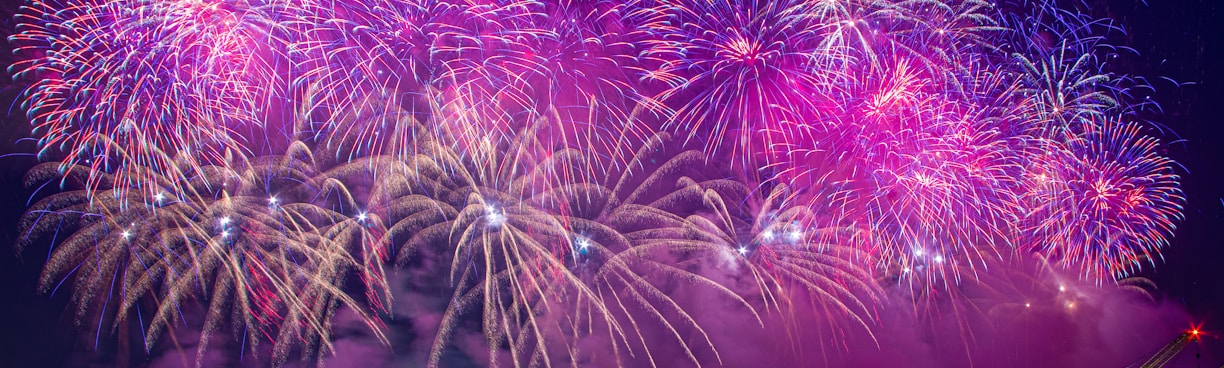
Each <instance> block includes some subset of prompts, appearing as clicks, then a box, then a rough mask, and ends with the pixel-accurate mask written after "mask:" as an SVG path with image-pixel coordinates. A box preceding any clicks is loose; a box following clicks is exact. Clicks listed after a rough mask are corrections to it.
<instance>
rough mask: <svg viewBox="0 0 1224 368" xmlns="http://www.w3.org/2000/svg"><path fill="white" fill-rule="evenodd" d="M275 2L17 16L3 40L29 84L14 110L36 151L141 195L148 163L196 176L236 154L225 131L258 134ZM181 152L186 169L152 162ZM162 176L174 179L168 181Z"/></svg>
mask: <svg viewBox="0 0 1224 368" xmlns="http://www.w3.org/2000/svg"><path fill="white" fill-rule="evenodd" d="M287 11H288V9H287V5H285V4H278V3H265V2H253V3H241V4H239V3H229V4H210V3H206V2H201V1H171V2H158V1H119V2H114V1H63V2H60V1H52V2H35V3H33V5H31V6H27V7H24V8H23V11H22V13H21V14H20V15H19V18H20V19H21V20H22V21H23V22H22V24H21V25H20V26H19V28H20V29H19V31H20V32H19V33H17V34H16V35H14V36H13V37H12V41H13V42H14V43H15V44H17V45H19V48H18V49H17V52H18V53H20V54H23V55H28V57H29V59H27V60H24V61H21V62H18V63H16V64H15V65H14V66H13V69H14V70H15V75H17V77H18V78H29V79H32V80H34V82H33V84H32V85H31V86H30V88H29V89H27V90H26V95H25V102H24V107H25V109H26V112H27V114H28V116H29V118H30V120H31V122H32V123H33V125H34V131H35V134H36V135H37V136H38V137H39V149H40V155H42V156H44V157H48V158H60V159H61V160H60V162H61V165H63V166H64V168H65V169H66V168H67V167H68V166H72V165H78V164H80V165H85V166H88V167H90V170H91V173H93V175H91V178H90V179H89V180H88V185H89V186H98V185H100V184H99V181H100V180H102V179H101V176H102V173H103V172H107V173H111V174H113V175H114V176H116V180H119V181H125V182H127V183H126V184H124V185H122V186H121V187H122V188H125V189H126V188H129V187H135V188H133V189H142V190H141V192H143V193H142V194H144V195H152V194H153V193H151V191H152V190H155V188H152V187H150V188H143V187H141V186H140V184H144V183H149V182H151V181H152V178H140V177H130V176H131V175H134V174H136V173H138V172H141V171H142V170H141V169H139V167H149V168H154V169H156V170H160V171H163V172H171V171H174V170H186V171H184V172H183V173H182V174H179V175H196V174H198V173H195V172H193V171H196V170H198V169H200V167H201V166H203V165H208V164H218V163H222V162H223V159H224V156H225V155H226V154H227V152H245V151H248V150H249V149H248V147H247V146H246V145H244V144H243V143H242V141H244V140H247V139H246V138H245V137H242V136H238V135H237V134H235V132H238V131H240V130H239V129H242V128H246V127H252V126H258V125H260V124H261V121H262V120H261V116H262V115H263V113H264V109H266V108H267V107H268V101H269V99H270V98H271V96H270V91H271V90H273V89H275V88H276V87H275V78H274V77H273V74H272V70H273V69H274V68H275V66H274V63H273V61H272V60H273V59H271V58H270V57H269V55H268V54H270V53H272V52H273V51H275V50H277V48H278V43H279V42H280V39H279V38H278V34H279V33H280V32H279V31H278V26H277V22H278V21H279V20H278V17H280V16H282V15H283V13H286V12H287ZM159 151H165V152H168V155H169V156H173V155H177V154H178V153H179V152H183V153H186V154H185V155H183V157H185V158H187V159H188V161H189V162H188V163H189V165H177V164H175V163H172V162H167V161H164V160H163V158H164V157H167V156H168V155H167V154H161V153H160V152H159ZM170 176H175V175H174V174H171V175H170Z"/></svg>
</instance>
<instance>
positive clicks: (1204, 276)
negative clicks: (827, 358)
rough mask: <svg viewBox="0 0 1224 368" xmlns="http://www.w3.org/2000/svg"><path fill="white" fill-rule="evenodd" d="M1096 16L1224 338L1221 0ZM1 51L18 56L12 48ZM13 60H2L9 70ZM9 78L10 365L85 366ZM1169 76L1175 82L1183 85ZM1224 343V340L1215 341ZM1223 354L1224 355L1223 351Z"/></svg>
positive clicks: (1128, 5) (1191, 272)
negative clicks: (39, 213)
mask: <svg viewBox="0 0 1224 368" xmlns="http://www.w3.org/2000/svg"><path fill="white" fill-rule="evenodd" d="M2 1H3V4H4V5H3V7H2V8H0V19H2V20H0V29H3V32H4V33H5V34H6V35H7V34H8V33H9V32H11V29H12V24H13V20H12V16H11V15H12V11H13V9H14V8H15V5H14V4H13V0H2ZM1088 2H1089V4H1090V6H1089V8H1090V9H1091V11H1092V12H1093V15H1095V16H1101V17H1110V18H1113V19H1115V20H1117V22H1118V23H1119V24H1120V25H1121V26H1123V27H1125V29H1126V30H1127V32H1128V33H1127V34H1126V35H1125V36H1121V37H1119V38H1118V39H1117V40H1115V41H1114V43H1115V44H1122V45H1126V46H1130V47H1132V48H1134V49H1136V50H1137V51H1139V53H1140V55H1139V56H1138V57H1132V58H1129V59H1128V60H1124V61H1123V63H1122V64H1121V65H1118V66H1116V68H1117V69H1114V70H1115V71H1117V72H1121V73H1128V74H1134V75H1138V76H1143V77H1147V78H1148V80H1149V81H1150V82H1151V83H1152V84H1153V85H1155V86H1156V87H1157V92H1156V93H1155V94H1154V95H1153V98H1154V99H1155V100H1156V101H1157V102H1158V103H1159V104H1160V106H1161V107H1162V108H1163V114H1162V115H1154V116H1152V119H1153V120H1155V121H1158V122H1160V123H1161V124H1163V125H1164V126H1166V127H1167V128H1168V130H1169V133H1168V134H1167V135H1166V136H1165V137H1163V138H1165V139H1166V141H1176V142H1175V143H1173V144H1170V145H1169V146H1168V154H1169V155H1171V156H1172V157H1173V158H1174V159H1176V160H1177V161H1178V162H1180V163H1181V164H1182V165H1183V166H1184V171H1183V172H1182V175H1183V178H1182V185H1183V188H1184V190H1185V192H1186V196H1187V198H1188V203H1187V205H1186V208H1185V212H1184V213H1185V220H1184V221H1183V222H1182V223H1181V225H1180V226H1179V228H1178V230H1177V233H1176V236H1175V237H1174V238H1173V240H1172V247H1171V248H1170V249H1167V250H1166V251H1164V252H1163V253H1162V254H1163V255H1164V257H1165V262H1164V264H1162V265H1160V266H1159V267H1158V269H1157V270H1156V271H1155V272H1153V273H1151V275H1150V276H1151V277H1152V278H1153V279H1154V280H1155V281H1156V282H1157V284H1158V285H1159V287H1160V290H1161V293H1163V294H1164V298H1165V299H1166V300H1172V301H1177V302H1179V303H1181V304H1183V305H1184V307H1185V308H1186V309H1187V310H1188V311H1189V312H1190V313H1191V315H1192V316H1194V318H1196V319H1198V320H1199V321H1200V323H1203V324H1204V328H1205V329H1206V330H1208V331H1215V332H1217V333H1220V334H1224V263H1222V262H1224V246H1222V245H1224V244H1222V243H1224V163H1221V161H1220V160H1221V159H1224V54H1222V52H1224V42H1222V41H1221V37H1222V35H1224V18H1222V17H1221V7H1222V6H1224V5H1221V4H1220V2H1219V1H1218V0H1171V1H1170V0H1149V1H1148V3H1147V4H1144V3H1143V2H1141V1H1138V0H1112V1H1107V0H1095V1H1093V0H1089V1H1088ZM0 44H2V45H3V46H0V48H3V49H4V50H6V51H7V50H10V49H11V46H10V45H9V44H8V43H7V42H6V41H0ZM11 58H12V57H11V53H9V52H4V53H3V54H0V62H3V63H5V64H7V63H8V62H10V60H11ZM4 74H5V75H3V76H0V86H3V87H4V88H3V89H2V90H0V101H3V102H5V103H4V104H3V105H2V106H5V107H6V108H8V109H6V110H4V111H3V112H4V113H5V114H6V115H5V116H4V120H5V121H4V122H3V125H2V126H0V154H3V155H6V156H5V157H3V158H0V368H3V367H59V366H79V365H82V364H84V362H82V361H81V360H79V358H74V357H79V356H81V355H82V354H79V352H81V351H85V350H88V349H91V348H92V347H91V346H90V345H92V338H91V337H90V338H85V337H82V336H81V335H82V334H79V333H77V330H76V328H75V327H74V326H73V323H72V317H71V314H72V313H71V312H70V311H69V312H65V306H66V304H67V298H66V296H65V295H63V294H61V295H56V296H54V297H51V296H47V295H42V294H39V293H37V292H36V291H35V290H34V284H35V280H36V277H37V274H38V272H39V270H40V268H41V264H42V261H43V259H45V256H46V249H45V248H42V249H31V250H29V251H27V252H25V253H24V254H21V255H20V256H18V255H16V254H14V252H13V251H12V248H11V244H12V243H13V240H14V239H15V238H17V237H18V236H20V234H17V230H16V222H17V221H16V219H17V217H18V216H19V215H20V214H21V213H22V212H23V211H24V209H25V206H26V202H27V200H28V197H29V190H27V189H25V188H23V186H22V185H21V178H22V174H23V173H24V172H25V170H26V169H27V168H29V166H30V165H31V164H32V163H33V162H34V161H33V160H32V159H30V158H29V157H28V156H26V155H22V154H23V153H28V152H30V150H31V149H32V147H33V146H32V145H31V144H29V142H25V143H21V144H17V143H14V142H17V141H18V140H19V139H21V138H22V137H24V136H26V135H27V134H28V126H27V125H25V123H24V119H23V118H22V116H21V115H22V114H21V112H20V111H19V110H18V109H17V107H16V106H11V102H10V101H12V100H13V98H14V97H15V96H16V95H17V93H18V92H17V90H16V89H15V88H14V87H12V86H11V85H10V84H11V83H10V82H9V80H10V78H9V76H8V74H7V72H6V73H4ZM1160 77H1168V78H1171V79H1172V80H1175V81H1177V82H1181V85H1180V86H1178V85H1174V84H1173V83H1170V82H1168V81H1166V80H1164V79H1162V78H1160ZM1208 343H1211V344H1216V345H1219V344H1224V339H1217V340H1215V341H1209V342H1208ZM1214 349H1221V348H1220V347H1219V346H1216V347H1215V348H1214Z"/></svg>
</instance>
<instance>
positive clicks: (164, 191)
mask: <svg viewBox="0 0 1224 368" xmlns="http://www.w3.org/2000/svg"><path fill="white" fill-rule="evenodd" d="M296 147H300V148H299V149H298V150H297V153H291V155H295V156H286V157H271V158H265V160H266V162H262V163H249V164H244V163H238V164H235V165H231V166H232V167H223V166H204V167H202V168H200V173H201V175H205V176H207V177H209V179H208V180H205V179H203V178H202V177H168V176H164V175H163V174H161V173H160V171H159V170H157V169H154V168H147V167H137V168H135V169H138V170H140V172H138V173H137V174H138V175H141V177H143V178H147V179H148V180H156V184H157V185H158V188H159V189H158V191H157V192H156V194H154V195H152V196H151V197H150V198H144V197H133V196H130V195H128V191H124V190H119V188H116V187H117V186H120V185H124V183H122V182H117V181H116V180H115V179H114V178H113V177H111V176H108V175H103V176H101V177H100V178H98V177H95V175H98V174H95V173H93V172H91V169H90V168H89V167H85V166H74V167H72V168H71V169H70V170H69V171H68V172H67V173H66V174H60V171H59V165H60V164H58V163H47V164H43V165H41V166H39V167H36V168H35V169H33V170H31V171H30V173H29V174H28V175H27V183H29V184H31V185H33V184H37V183H40V182H43V181H46V180H52V179H54V180H61V181H63V182H65V183H72V184H73V185H82V186H81V188H83V189H79V190H72V191H66V192H61V193H56V194H53V195H51V196H49V197H47V198H46V199H43V200H41V201H39V202H38V203H36V204H35V205H34V206H33V207H32V208H31V210H30V211H29V212H27V214H26V215H25V216H24V217H23V218H22V222H21V224H22V227H23V228H24V229H26V230H25V233H27V234H29V237H27V238H26V239H24V240H23V242H22V243H21V244H18V246H19V248H23V247H25V246H28V244H30V243H31V242H35V241H38V240H39V239H40V238H42V237H46V236H49V235H55V236H57V237H58V236H64V239H63V240H60V241H57V242H56V245H55V247H54V248H53V251H52V253H51V255H50V258H49V259H48V262H47V267H46V269H45V270H44V273H43V275H42V277H41V279H40V287H41V288H42V289H43V290H47V289H49V288H51V287H52V286H53V285H58V284H60V283H63V282H64V281H67V279H69V278H71V279H72V280H73V289H72V291H73V297H72V299H73V301H74V302H75V303H76V305H77V307H78V308H77V311H76V318H77V323H78V324H82V323H84V318H86V316H87V315H100V316H101V317H97V318H98V320H99V322H101V321H103V320H106V318H107V317H105V316H114V321H115V322H114V327H112V328H118V326H120V325H121V323H126V322H127V321H128V318H131V317H132V315H133V314H140V312H139V311H135V310H133V308H135V307H138V306H139V305H148V304H147V302H148V301H152V302H153V306H154V310H155V312H154V313H153V314H152V318H151V319H150V320H149V323H148V326H142V327H143V328H146V329H147V335H146V336H147V337H146V341H145V348H146V350H148V349H151V348H152V346H153V344H155V343H156V342H157V340H158V339H159V338H160V337H161V336H162V335H163V334H164V333H165V332H166V331H170V330H173V329H174V328H175V326H174V324H175V319H176V318H179V317H182V313H183V312H182V310H183V309H184V308H188V309H190V308H193V307H194V306H195V305H196V304H195V303H196V302H198V303H202V305H200V306H199V307H202V308H204V309H205V314H206V319H205V320H204V322H203V323H204V325H203V331H204V335H203V337H202V340H201V343H200V350H201V353H202V351H203V349H205V348H207V346H208V341H209V336H210V335H211V334H212V333H214V332H215V331H216V330H217V329H219V328H222V327H225V326H227V325H228V326H229V327H231V328H232V329H233V330H234V334H235V336H242V338H243V339H244V340H248V339H249V340H250V341H251V342H252V343H253V344H257V343H258V342H260V341H267V340H271V341H273V342H274V343H275V346H273V359H275V361H278V362H283V361H284V359H285V358H286V357H287V355H288V354H289V352H290V351H292V350H291V349H292V348H294V346H295V341H300V342H301V345H302V346H304V347H305V350H303V358H307V357H309V358H310V359H318V358H319V357H321V356H323V355H324V354H326V353H327V352H328V351H329V349H330V344H331V342H330V336H331V331H330V325H331V317H332V316H333V314H334V313H335V310H336V308H337V307H339V306H342V305H343V306H347V307H357V308H361V307H360V306H358V304H357V303H358V302H357V301H356V300H355V299H354V298H352V297H350V296H349V295H348V294H347V293H345V292H344V291H342V290H341V286H342V281H343V280H344V278H345V276H346V275H347V274H349V273H356V274H359V275H361V276H362V278H363V280H365V281H366V282H368V283H369V284H368V285H369V287H370V289H371V291H372V292H374V293H376V294H372V295H371V296H370V297H368V298H369V299H371V301H369V303H371V304H372V305H375V306H377V305H378V301H377V298H378V297H379V296H378V294H379V293H380V294H381V295H385V294H386V291H385V287H386V285H385V276H384V275H383V274H382V272H381V267H382V260H381V259H380V258H379V255H378V254H379V253H378V251H377V249H373V246H374V245H375V244H376V242H375V241H373V240H375V239H377V235H376V234H374V233H372V231H374V230H376V229H375V228H374V227H371V226H368V224H369V223H371V221H373V219H363V218H350V217H348V216H346V214H344V213H339V212H336V211H334V210H332V208H333V207H334V206H332V205H327V204H321V203H319V204H316V203H310V202H299V201H298V200H300V199H311V198H315V196H324V197H328V196H331V197H336V198H334V199H332V200H333V201H339V200H342V199H343V198H344V197H346V192H347V189H345V188H344V186H343V184H340V183H339V182H338V181H335V180H333V178H328V177H326V176H323V175H320V174H322V173H319V172H317V171H316V168H314V167H312V165H311V164H310V163H309V162H311V159H310V158H309V157H308V154H309V151H305V148H304V146H302V145H296ZM303 154H304V155H303ZM164 160H165V161H166V162H182V160H176V159H170V158H164ZM61 177H62V178H61ZM88 180H98V183H97V184H96V186H93V187H88V186H83V184H84V183H85V182H88ZM287 183H296V184H290V185H286V184H287ZM332 185H336V186H332ZM84 188H89V189H84ZM97 189H101V190H103V191H98V192H93V190H97ZM61 233H62V234H61ZM371 258H372V259H371ZM371 261H372V262H371ZM108 285H119V286H120V288H119V289H118V290H115V289H114V288H113V287H112V288H110V289H109V290H107V289H105V288H106V287H107V286H108ZM380 289H382V290H383V291H381V292H379V291H378V290H380ZM100 301H105V303H99V302H100ZM383 304H385V302H384V303H383ZM99 306H101V308H102V310H98V309H95V308H98V307H99ZM357 311H358V313H359V315H360V316H361V317H362V318H363V319H364V321H365V322H366V323H367V324H368V325H369V326H370V327H371V328H372V329H373V331H375V332H376V333H378V334H379V336H381V331H382V329H381V327H380V322H379V321H377V320H376V319H374V318H372V317H371V314H370V312H362V309H357ZM144 317H146V316H141V318H142V319H143V318H144ZM98 328H99V329H100V328H101V326H100V325H99V326H98ZM383 339H384V341H385V338H383ZM315 353H317V354H318V355H311V354H315ZM201 356H202V355H201Z"/></svg>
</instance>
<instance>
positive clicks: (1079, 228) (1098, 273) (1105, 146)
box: [1027, 120, 1184, 279]
mask: <svg viewBox="0 0 1224 368" xmlns="http://www.w3.org/2000/svg"><path fill="white" fill-rule="evenodd" d="M1083 128H1084V129H1086V130H1087V131H1085V132H1084V133H1082V134H1081V135H1079V136H1078V137H1076V138H1074V139H1073V140H1071V141H1069V142H1066V143H1053V147H1051V148H1050V149H1049V151H1048V152H1047V156H1046V157H1047V159H1046V161H1045V164H1044V165H1036V166H1035V167H1034V168H1033V169H1032V172H1031V174H1030V175H1031V179H1030V182H1031V183H1032V184H1031V185H1032V189H1031V195H1032V197H1031V199H1032V201H1033V202H1031V204H1030V205H1031V206H1032V208H1033V210H1032V213H1031V215H1030V216H1029V217H1028V219H1027V221H1028V223H1029V225H1028V230H1029V231H1031V233H1032V234H1033V237H1032V238H1031V239H1032V240H1031V241H1032V243H1031V246H1032V247H1034V248H1036V249H1037V251H1038V252H1041V253H1043V254H1047V255H1048V256H1049V257H1050V258H1051V261H1052V262H1053V263H1055V264H1058V265H1061V266H1064V267H1068V268H1078V269H1079V270H1080V271H1081V276H1082V277H1086V278H1094V279H1100V278H1105V279H1108V278H1118V279H1120V278H1123V277H1126V276H1128V275H1130V274H1133V273H1134V272H1136V271H1138V270H1139V269H1141V267H1142V266H1143V265H1144V264H1148V265H1154V264H1155V262H1156V259H1157V258H1159V250H1160V248H1162V247H1164V246H1165V245H1167V242H1168V240H1167V237H1168V236H1169V235H1170V234H1172V232H1173V229H1174V223H1175V222H1176V221H1177V220H1178V219H1179V218H1180V217H1181V215H1180V213H1181V203H1183V202H1184V200H1183V197H1182V192H1181V190H1180V189H1178V187H1177V184H1176V183H1177V179H1178V176H1177V175H1176V174H1175V173H1174V172H1173V162H1172V160H1169V159H1168V158H1166V157H1164V156H1161V155H1160V154H1158V153H1157V152H1156V147H1157V145H1158V141H1157V140H1156V139H1154V138H1151V137H1147V136H1144V135H1142V133H1141V132H1140V131H1141V127H1140V126H1139V125H1137V124H1125V123H1120V122H1116V121H1113V120H1108V121H1104V122H1101V123H1099V125H1095V124H1088V125H1085V126H1084V127H1083Z"/></svg>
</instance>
